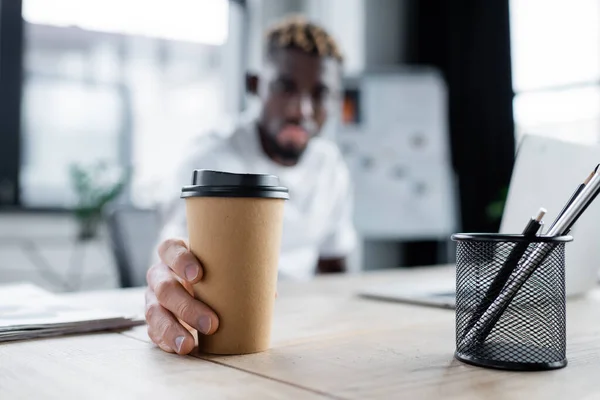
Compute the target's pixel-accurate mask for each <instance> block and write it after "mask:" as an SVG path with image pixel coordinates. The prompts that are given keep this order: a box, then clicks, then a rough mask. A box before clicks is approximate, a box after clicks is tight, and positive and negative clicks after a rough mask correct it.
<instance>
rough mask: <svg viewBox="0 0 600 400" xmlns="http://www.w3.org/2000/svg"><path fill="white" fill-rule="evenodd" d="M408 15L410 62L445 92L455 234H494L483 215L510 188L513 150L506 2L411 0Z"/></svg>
mask: <svg viewBox="0 0 600 400" xmlns="http://www.w3.org/2000/svg"><path fill="white" fill-rule="evenodd" d="M409 15H410V17H409V18H408V20H409V21H410V22H409V23H410V26H409V27H408V28H409V29H408V31H409V37H408V44H409V51H408V55H407V56H408V62H409V63H410V64H419V65H422V64H425V65H431V66H434V67H437V68H438V69H439V70H440V71H441V72H442V73H443V75H444V77H445V79H446V83H447V86H448V93H449V125H450V135H451V146H452V160H453V165H454V169H455V172H456V173H457V175H458V180H459V190H460V211H461V214H462V215H461V219H462V227H461V229H462V230H463V231H469V232H495V231H497V230H498V227H499V219H497V218H496V219H493V218H490V216H489V215H488V213H487V212H486V210H487V208H488V206H489V205H490V204H491V203H492V202H494V201H496V200H498V199H499V198H500V199H501V198H502V192H503V190H504V189H505V188H506V187H507V186H508V183H509V181H510V176H511V172H512V165H513V161H514V150H515V140H514V125H513V108H512V100H513V90H512V79H511V57H510V30H509V9H508V0H490V1H481V0H452V1H439V0H414V1H412V2H410V6H409Z"/></svg>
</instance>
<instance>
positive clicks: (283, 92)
mask: <svg viewBox="0 0 600 400" xmlns="http://www.w3.org/2000/svg"><path fill="white" fill-rule="evenodd" d="M266 40H267V43H266V54H265V66H264V68H263V71H262V73H261V75H260V77H257V76H251V77H248V79H247V86H248V90H249V92H250V93H252V94H254V95H256V96H257V97H258V99H259V100H260V103H261V109H260V112H259V113H258V117H255V118H254V119H252V120H251V121H248V122H245V123H243V124H241V125H240V126H238V127H237V128H236V129H235V130H234V131H233V132H232V133H231V134H230V135H225V136H221V137H218V138H217V137H215V138H202V139H201V140H200V143H198V145H197V146H196V147H194V148H192V149H191V151H190V154H189V155H188V156H187V157H185V158H182V159H179V160H177V159H174V158H173V157H171V158H170V159H165V160H163V161H169V162H177V163H178V164H179V165H180V167H179V169H178V170H179V173H178V174H177V176H176V178H175V179H173V180H172V184H173V186H172V190H171V191H170V193H173V194H178V193H179V192H180V189H181V187H182V186H184V185H187V184H189V183H190V179H191V176H192V171H193V170H194V169H215V170H223V171H229V172H238V173H239V172H241V173H269V174H274V175H277V176H278V177H279V178H280V180H281V184H282V185H283V186H286V187H288V188H289V191H290V200H289V201H288V202H287V203H286V205H285V214H284V224H283V236H282V246H281V253H280V264H279V275H280V277H283V278H285V277H289V278H295V279H306V278H309V277H311V276H313V274H314V273H327V272H342V271H344V270H345V268H346V262H345V259H346V257H347V256H348V254H349V253H350V252H351V251H352V249H353V247H354V245H355V240H356V235H355V231H354V227H353V225H352V220H351V214H352V203H351V186H350V178H349V173H348V170H347V168H346V166H345V164H344V162H343V160H342V157H341V154H340V152H339V151H338V149H337V147H336V146H335V145H334V144H333V143H331V142H329V141H327V140H326V139H324V138H320V137H319V132H320V130H321V128H322V127H323V125H324V124H325V122H326V120H327V117H328V115H329V114H331V113H332V112H334V111H335V107H339V95H340V88H341V73H342V70H341V67H342V56H341V54H340V52H339V50H338V46H337V45H336V43H335V42H334V40H333V39H332V38H331V37H330V36H329V35H328V34H327V33H326V32H325V31H324V30H323V29H322V28H320V27H319V26H316V25H314V24H312V23H308V22H306V21H304V20H302V19H298V18H294V19H290V20H286V21H284V22H283V23H281V24H280V25H278V26H276V27H274V28H273V29H272V30H271V31H270V32H269V33H268V35H267V39H266ZM186 236H187V230H186V221H185V205H184V202H183V201H182V200H181V199H179V198H174V199H173V200H172V202H171V203H170V207H169V209H168V213H167V220H166V224H165V226H164V229H163V231H162V234H161V244H160V245H159V246H158V257H159V260H160V261H159V262H158V263H156V264H155V265H153V266H152V267H151V268H150V269H149V271H148V291H147V295H146V319H147V322H148V325H149V328H148V332H149V334H150V337H151V339H152V340H153V341H154V342H155V343H156V344H157V345H158V346H160V348H162V349H163V350H165V351H168V352H176V353H178V354H187V353H189V352H190V351H191V350H192V349H193V347H194V339H193V337H192V335H191V334H190V333H189V332H188V331H187V330H186V329H185V328H184V327H183V325H181V324H180V323H179V322H178V320H177V318H179V319H180V320H182V321H185V322H186V323H187V324H189V325H190V326H192V327H194V328H196V329H198V331H199V333H200V334H205V335H210V334H212V333H214V332H215V331H216V330H217V328H218V325H219V321H218V318H217V316H216V314H215V313H214V312H213V311H212V310H211V309H210V308H209V307H208V306H206V305H205V304H203V303H201V302H199V301H198V300H195V299H194V298H193V297H192V296H191V295H190V294H189V292H188V290H189V288H190V286H191V284H193V283H196V282H198V281H199V280H201V279H202V266H201V265H200V263H199V262H198V260H197V259H196V258H195V257H194V256H193V255H192V253H191V252H190V251H188V248H187V244H186V242H185V240H182V239H178V238H184V237H186ZM178 278H179V279H178ZM180 282H183V284H182V283H180ZM186 289H188V290H186Z"/></svg>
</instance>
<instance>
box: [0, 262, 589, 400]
mask: <svg viewBox="0 0 600 400" xmlns="http://www.w3.org/2000/svg"><path fill="white" fill-rule="evenodd" d="M440 273H441V274H446V275H448V276H450V275H452V270H451V269H446V268H442V269H439V268H436V269H431V268H430V269H422V270H413V271H394V272H374V273H368V274H366V275H362V276H356V275H354V276H339V277H323V278H317V279H316V280H315V281H313V282H308V283H281V284H280V287H279V298H278V299H277V302H276V313H275V321H274V331H273V345H272V349H271V350H269V351H267V352H264V353H259V354H253V355H247V356H229V357H216V356H203V355H198V354H195V355H193V356H188V357H180V356H176V355H171V354H166V353H164V352H162V351H161V350H159V349H157V348H155V347H154V346H153V345H152V344H151V343H150V341H149V339H148V337H147V335H146V329H145V327H143V326H142V327H138V328H136V329H133V330H131V331H127V332H124V333H104V334H91V335H82V336H71V337H64V338H56V339H46V340H36V341H30V342H19V343H9V344H4V345H0V398H2V399H3V400H4V399H11V398H24V399H28V398H40V397H43V398H86V399H87V398H103V399H104V398H119V399H120V398H143V399H148V398H160V399H176V398H202V399H208V398H235V399H237V398H240V399H250V398H257V399H269V398H272V399H286V398H302V399H313V398H315V399H318V398H335V399H366V398H381V399H390V398H406V399H423V398H432V399H433V398H445V399H446V398H450V399H481V398H487V399H500V398H511V399H513V398H526V397H527V398H540V399H559V398H560V399H562V398H569V399H584V398H585V399H592V398H600V382H598V378H597V377H598V376H599V375H600V292H593V293H590V294H589V295H587V296H586V297H584V298H579V299H573V300H571V301H570V302H569V304H568V314H567V315H568V358H569V366H568V367H567V368H565V369H562V370H557V371H551V372H535V373H516V372H505V371H495V370H488V369H483V368H478V367H472V366H468V365H465V364H462V363H460V362H458V361H456V360H454V359H453V351H454V312H453V311H451V310H443V309H436V308H425V307H420V306H410V305H402V304H395V303H386V302H380V301H374V300H366V299H361V298H359V297H357V296H356V295H355V292H356V290H357V289H358V288H359V287H361V285H370V284H373V283H376V282H390V281H392V280H399V281H403V282H406V283H408V284H410V283H411V282H415V284H417V283H418V282H422V281H423V280H428V279H435V277H439V275H440ZM142 294H143V291H142V290H139V289H135V290H122V291H113V292H104V293H102V292H99V293H88V294H80V295H70V296H72V297H73V298H74V300H77V301H79V302H82V303H83V302H86V303H87V304H90V305H101V306H106V307H112V308H119V309H122V310H123V311H128V312H131V311H141V310H142V307H143V301H144V300H143V295H142Z"/></svg>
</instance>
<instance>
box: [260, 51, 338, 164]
mask: <svg viewBox="0 0 600 400" xmlns="http://www.w3.org/2000/svg"><path fill="white" fill-rule="evenodd" d="M340 69H341V67H340V65H339V63H338V62H337V61H336V60H335V59H333V58H330V57H318V56H314V55H310V54H306V53H304V52H302V51H299V50H292V49H289V50H279V51H277V52H276V53H275V54H273V55H272V56H271V57H269V59H268V61H267V65H266V68H265V71H264V73H263V74H262V76H261V80H260V87H259V95H260V97H261V100H262V102H263V110H262V114H261V118H260V121H259V124H260V127H261V130H262V135H263V145H264V146H265V150H266V151H267V153H269V156H270V157H271V158H273V159H274V160H275V161H276V162H279V163H280V164H283V165H295V164H296V163H297V162H298V160H299V159H300V157H301V156H302V154H303V153H304V151H305V150H306V148H307V146H308V143H309V141H310V139H312V138H313V137H315V136H316V135H318V134H319V132H320V130H321V128H322V127H323V124H324V123H325V121H326V120H327V116H328V114H329V113H331V112H332V110H333V107H336V105H337V102H338V99H339V91H340V72H341V71H340Z"/></svg>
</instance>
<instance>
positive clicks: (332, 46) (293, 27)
mask: <svg viewBox="0 0 600 400" xmlns="http://www.w3.org/2000/svg"><path fill="white" fill-rule="evenodd" d="M282 49H296V50H301V51H303V52H305V53H308V54H312V55H316V56H319V57H332V58H334V59H336V60H337V61H339V62H340V63H341V62H343V60H344V58H343V56H342V53H341V52H340V50H339V47H338V45H337V43H336V42H335V40H334V39H333V37H331V35H330V34H329V33H327V31H325V29H323V28H322V27H320V26H318V25H316V24H314V23H312V22H308V21H307V20H306V19H305V18H303V17H302V16H291V17H288V18H286V19H285V20H283V21H281V22H280V23H278V24H276V25H274V26H273V27H272V28H271V29H269V31H268V32H267V55H269V56H270V55H273V53H275V52H276V51H277V50H282Z"/></svg>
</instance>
